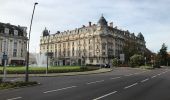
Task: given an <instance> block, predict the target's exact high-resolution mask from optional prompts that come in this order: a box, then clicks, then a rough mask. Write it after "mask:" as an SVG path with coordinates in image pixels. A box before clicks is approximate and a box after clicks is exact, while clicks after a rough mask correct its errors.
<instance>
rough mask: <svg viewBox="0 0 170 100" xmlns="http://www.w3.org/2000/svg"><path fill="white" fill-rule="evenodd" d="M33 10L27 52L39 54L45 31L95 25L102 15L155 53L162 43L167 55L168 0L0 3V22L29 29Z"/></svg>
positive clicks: (169, 38)
mask: <svg viewBox="0 0 170 100" xmlns="http://www.w3.org/2000/svg"><path fill="white" fill-rule="evenodd" d="M35 2H38V3H39V4H38V5H37V6H36V9H35V14H34V19H33V25H32V32H31V38H30V52H38V51H39V42H40V36H42V31H43V30H44V29H45V27H47V29H48V30H50V33H51V34H54V33H55V32H57V31H66V30H74V29H75V28H79V27H82V25H88V22H89V21H91V22H92V23H93V24H96V23H97V22H98V20H99V18H100V17H101V15H102V14H103V15H104V17H105V18H106V20H107V21H108V23H109V22H113V25H114V26H117V27H118V28H119V29H122V30H129V31H130V32H131V33H135V35H137V34H138V33H139V32H141V33H142V34H143V35H144V37H145V41H146V47H147V48H148V49H149V50H151V51H153V52H158V51H159V50H160V48H161V45H162V44H163V43H165V44H166V46H167V47H168V51H170V13H169V11H170V6H169V5H170V0H67V1H66V0H0V22H3V23H11V24H12V25H20V26H26V27H28V29H27V31H29V25H30V21H31V14H32V10H33V6H34V3H35Z"/></svg>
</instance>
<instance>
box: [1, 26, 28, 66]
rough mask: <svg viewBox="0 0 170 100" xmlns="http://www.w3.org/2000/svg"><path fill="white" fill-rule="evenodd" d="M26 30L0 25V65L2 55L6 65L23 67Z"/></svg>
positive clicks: (19, 27) (2, 60)
mask: <svg viewBox="0 0 170 100" xmlns="http://www.w3.org/2000/svg"><path fill="white" fill-rule="evenodd" d="M26 30H27V28H26V27H21V26H15V25H11V24H9V23H7V24H5V23H0V65H3V64H4V55H6V58H7V64H13V65H23V64H24V63H25V57H26V52H27V49H26V47H27V32H26Z"/></svg>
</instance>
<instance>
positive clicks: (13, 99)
mask: <svg viewBox="0 0 170 100" xmlns="http://www.w3.org/2000/svg"><path fill="white" fill-rule="evenodd" d="M21 98H22V97H15V98H11V99H7V100H17V99H21Z"/></svg>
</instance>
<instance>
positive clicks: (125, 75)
mask: <svg viewBox="0 0 170 100" xmlns="http://www.w3.org/2000/svg"><path fill="white" fill-rule="evenodd" d="M132 75H133V74H128V75H125V76H132Z"/></svg>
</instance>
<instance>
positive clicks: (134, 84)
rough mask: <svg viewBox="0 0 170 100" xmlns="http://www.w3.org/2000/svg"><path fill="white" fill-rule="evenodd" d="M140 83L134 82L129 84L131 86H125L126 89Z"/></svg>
mask: <svg viewBox="0 0 170 100" xmlns="http://www.w3.org/2000/svg"><path fill="white" fill-rule="evenodd" d="M137 84H138V83H134V84H132V85H129V86H126V87H124V89H128V88H130V87H132V86H135V85H137Z"/></svg>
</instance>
